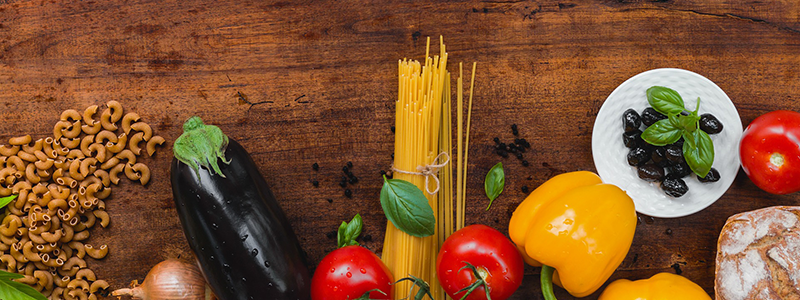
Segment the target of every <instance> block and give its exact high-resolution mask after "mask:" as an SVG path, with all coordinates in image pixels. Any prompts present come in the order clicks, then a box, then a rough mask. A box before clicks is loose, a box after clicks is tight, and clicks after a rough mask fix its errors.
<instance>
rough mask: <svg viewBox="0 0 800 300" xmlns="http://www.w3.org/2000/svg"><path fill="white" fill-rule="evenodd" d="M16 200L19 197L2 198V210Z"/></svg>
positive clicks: (0, 201)
mask: <svg viewBox="0 0 800 300" xmlns="http://www.w3.org/2000/svg"><path fill="white" fill-rule="evenodd" d="M14 199H17V195H11V196H6V197H3V198H0V208H3V207H6V205H8V204H9V203H11V201H14Z"/></svg>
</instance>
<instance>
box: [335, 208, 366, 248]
mask: <svg viewBox="0 0 800 300" xmlns="http://www.w3.org/2000/svg"><path fill="white" fill-rule="evenodd" d="M362 226H363V223H362V222H361V215H359V214H356V216H355V217H353V220H352V221H350V223H347V222H344V221H343V222H342V225H339V234H338V236H337V244H338V245H339V248H342V247H346V246H352V245H358V242H356V238H358V236H359V235H361V227H362Z"/></svg>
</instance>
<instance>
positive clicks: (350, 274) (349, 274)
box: [345, 272, 353, 278]
mask: <svg viewBox="0 0 800 300" xmlns="http://www.w3.org/2000/svg"><path fill="white" fill-rule="evenodd" d="M345 275H347V278H350V277H353V274H352V273H350V272H347V274H345Z"/></svg>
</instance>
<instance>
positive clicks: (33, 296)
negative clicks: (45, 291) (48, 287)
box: [0, 272, 47, 300]
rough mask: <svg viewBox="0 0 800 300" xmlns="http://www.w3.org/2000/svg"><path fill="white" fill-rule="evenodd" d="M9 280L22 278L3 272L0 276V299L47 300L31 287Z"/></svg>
mask: <svg viewBox="0 0 800 300" xmlns="http://www.w3.org/2000/svg"><path fill="white" fill-rule="evenodd" d="M11 278H22V277H17V276H16V275H12V273H8V272H3V273H1V274H0V299H3V300H47V298H46V297H45V296H44V295H42V294H41V293H39V292H37V291H36V290H35V289H34V288H32V287H31V286H29V285H27V284H24V283H19V282H16V281H12V280H11Z"/></svg>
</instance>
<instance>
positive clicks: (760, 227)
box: [714, 206, 800, 300]
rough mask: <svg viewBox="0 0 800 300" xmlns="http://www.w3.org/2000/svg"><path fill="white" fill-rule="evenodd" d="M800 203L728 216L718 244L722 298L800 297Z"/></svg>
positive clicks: (718, 293)
mask: <svg viewBox="0 0 800 300" xmlns="http://www.w3.org/2000/svg"><path fill="white" fill-rule="evenodd" d="M798 215H800V207H790V206H779V207H769V208H764V209H759V210H754V211H750V212H745V213H741V214H737V215H734V216H732V217H730V218H728V221H727V222H726V223H725V226H724V227H723V228H722V232H721V233H720V237H719V241H718V243H717V269H716V284H715V287H714V290H715V293H716V296H717V299H718V300H738V299H798V300H800V217H798Z"/></svg>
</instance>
